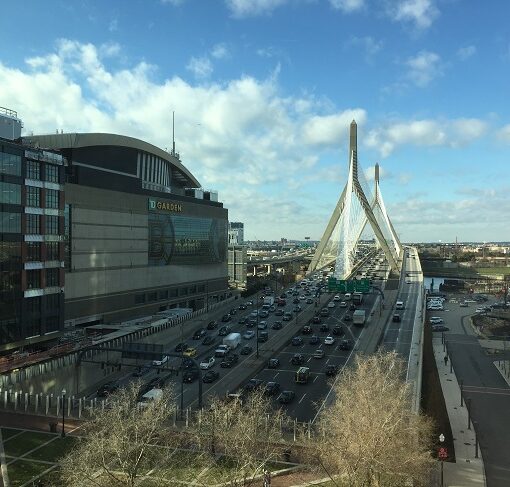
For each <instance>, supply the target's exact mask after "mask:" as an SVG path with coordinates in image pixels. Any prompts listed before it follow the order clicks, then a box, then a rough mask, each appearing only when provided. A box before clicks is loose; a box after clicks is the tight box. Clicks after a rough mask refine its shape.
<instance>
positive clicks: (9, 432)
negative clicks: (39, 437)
mask: <svg viewBox="0 0 510 487" xmlns="http://www.w3.org/2000/svg"><path fill="white" fill-rule="evenodd" d="M21 431H22V430H18V429H13V428H2V438H3V440H4V441H7V440H8V439H9V438H11V437H12V436H14V435H19V434H20V433H21Z"/></svg>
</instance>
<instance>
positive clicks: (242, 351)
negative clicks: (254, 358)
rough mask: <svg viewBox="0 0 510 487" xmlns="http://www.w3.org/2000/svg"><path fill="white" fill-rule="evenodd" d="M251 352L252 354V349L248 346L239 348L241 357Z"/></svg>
mask: <svg viewBox="0 0 510 487" xmlns="http://www.w3.org/2000/svg"><path fill="white" fill-rule="evenodd" d="M251 352H253V348H252V347H250V346H249V345H245V346H244V347H243V348H241V352H240V353H241V355H249V354H250V353H251Z"/></svg>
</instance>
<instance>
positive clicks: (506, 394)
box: [462, 387, 510, 396]
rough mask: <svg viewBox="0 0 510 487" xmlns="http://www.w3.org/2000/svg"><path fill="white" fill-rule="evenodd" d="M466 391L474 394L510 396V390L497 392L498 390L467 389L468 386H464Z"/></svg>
mask: <svg viewBox="0 0 510 487" xmlns="http://www.w3.org/2000/svg"><path fill="white" fill-rule="evenodd" d="M462 389H463V391H464V392H470V393H472V394H492V395H494V396H510V390H509V391H506V392H496V391H478V390H472V389H471V388H470V389H468V390H466V387H463V388H462Z"/></svg>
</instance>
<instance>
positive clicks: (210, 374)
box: [202, 370, 220, 384]
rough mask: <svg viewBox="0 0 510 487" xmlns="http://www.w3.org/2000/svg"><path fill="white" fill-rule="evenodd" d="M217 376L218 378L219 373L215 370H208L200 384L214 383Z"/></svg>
mask: <svg viewBox="0 0 510 487" xmlns="http://www.w3.org/2000/svg"><path fill="white" fill-rule="evenodd" d="M219 376H220V374H219V372H216V371H215V370H208V371H207V372H206V373H205V374H204V375H203V376H202V382H205V383H206V384H210V383H211V382H214V381H215V380H216V379H217V378H218V377H219Z"/></svg>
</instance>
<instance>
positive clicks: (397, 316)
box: [391, 313, 401, 323]
mask: <svg viewBox="0 0 510 487" xmlns="http://www.w3.org/2000/svg"><path fill="white" fill-rule="evenodd" d="M391 321H393V323H400V321H401V320H400V315H399V314H398V313H397V314H394V315H393V318H392V319H391Z"/></svg>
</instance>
